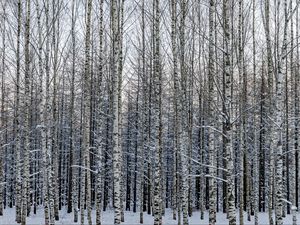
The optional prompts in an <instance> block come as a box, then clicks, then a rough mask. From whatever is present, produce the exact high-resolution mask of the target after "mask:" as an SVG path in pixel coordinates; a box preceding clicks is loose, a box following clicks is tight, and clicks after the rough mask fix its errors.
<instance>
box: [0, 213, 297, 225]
mask: <svg viewBox="0 0 300 225" xmlns="http://www.w3.org/2000/svg"><path fill="white" fill-rule="evenodd" d="M113 218H114V214H113V211H112V210H108V211H106V212H103V214H102V225H112V224H113ZM238 218H239V216H237V224H239V220H238ZM244 218H245V225H250V224H251V225H253V224H254V218H253V217H251V221H247V215H246V214H245V215H244ZM258 218H259V225H267V224H268V214H267V213H259V217H258ZM189 221H190V225H203V224H205V225H208V213H207V212H206V213H205V215H204V220H200V213H199V212H194V213H193V216H192V217H191V218H190V219H189ZM283 221H284V224H285V225H292V216H291V215H287V217H286V218H284V220H283ZM85 223H86V224H87V221H86V222H85ZM15 224H17V223H16V222H15V209H5V211H4V216H0V225H15ZM55 224H57V225H75V224H80V213H79V222H78V223H74V222H73V214H72V213H70V214H68V213H67V212H66V210H62V211H60V220H59V221H56V223H55ZM93 224H95V211H93ZM122 224H127V225H138V224H140V223H139V214H138V213H133V212H125V222H124V223H122ZM152 224H153V217H152V216H151V215H148V214H147V213H144V225H152ZM175 224H176V225H177V221H176V220H173V219H172V212H171V210H169V209H167V210H166V215H165V216H164V217H163V225H175ZM227 224H228V220H227V219H226V215H225V214H223V213H218V214H217V225H227ZM297 224H300V214H299V213H298V214H297ZM27 225H44V217H43V210H42V209H40V210H38V211H37V214H36V215H34V214H32V215H31V216H30V217H29V218H27Z"/></svg>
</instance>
